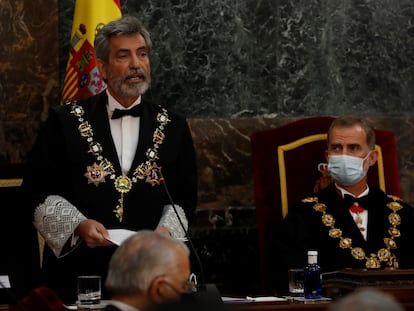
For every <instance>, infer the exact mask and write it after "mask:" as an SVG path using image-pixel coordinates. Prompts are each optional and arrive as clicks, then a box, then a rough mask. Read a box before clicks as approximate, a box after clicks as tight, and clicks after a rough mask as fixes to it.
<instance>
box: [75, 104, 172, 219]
mask: <svg viewBox="0 0 414 311" xmlns="http://www.w3.org/2000/svg"><path fill="white" fill-rule="evenodd" d="M71 104H72V107H71V113H72V114H73V115H75V116H76V117H77V118H78V121H79V126H78V130H79V133H80V135H81V136H82V137H84V138H85V139H86V141H87V142H88V144H89V150H88V152H89V153H91V154H93V155H94V156H95V162H94V163H93V164H92V165H91V166H87V168H86V173H85V177H86V178H87V179H88V183H92V184H94V185H95V186H98V185H99V184H100V183H104V182H105V178H106V177H107V176H109V178H110V179H111V180H113V181H114V186H115V189H116V190H117V191H118V192H119V193H120V194H121V197H120V199H119V200H118V205H117V206H116V207H115V209H114V213H115V215H116V217H117V218H118V220H119V222H122V218H123V213H124V204H123V203H124V193H127V192H129V191H130V190H131V189H132V186H133V184H134V183H136V182H138V180H144V179H145V182H147V183H149V184H151V185H152V186H155V185H159V178H158V174H157V171H158V170H160V169H161V167H159V166H158V165H157V163H156V162H155V161H156V160H158V159H159V158H158V149H159V147H160V146H161V145H162V144H163V142H164V138H165V134H164V129H165V126H166V125H167V124H168V123H169V122H170V121H171V120H170V119H169V118H168V113H167V110H165V109H164V108H162V111H161V112H160V113H158V114H157V122H158V127H157V128H156V129H155V131H154V133H153V136H152V141H153V146H152V147H151V148H148V150H147V152H146V158H147V159H146V161H145V162H143V163H141V164H139V165H138V166H137V167H136V168H135V171H134V173H133V174H132V178H129V177H128V176H126V175H119V176H116V174H115V170H114V167H113V165H112V163H111V162H110V161H109V160H108V159H107V158H104V157H103V155H102V145H101V144H100V143H99V142H97V141H96V140H95V138H94V136H93V129H92V126H91V125H90V124H89V122H88V121H87V120H85V119H84V118H83V116H84V113H85V111H84V110H83V107H82V106H79V105H78V104H77V102H76V101H74V102H72V103H71Z"/></svg>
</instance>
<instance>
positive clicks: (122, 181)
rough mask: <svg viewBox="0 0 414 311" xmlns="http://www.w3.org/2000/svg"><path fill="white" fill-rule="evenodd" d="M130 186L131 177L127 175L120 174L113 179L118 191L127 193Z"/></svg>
mask: <svg viewBox="0 0 414 311" xmlns="http://www.w3.org/2000/svg"><path fill="white" fill-rule="evenodd" d="M131 188H132V182H131V179H129V177H128V176H125V175H122V176H119V177H117V178H116V179H115V189H116V191H118V192H120V193H127V192H129V190H131Z"/></svg>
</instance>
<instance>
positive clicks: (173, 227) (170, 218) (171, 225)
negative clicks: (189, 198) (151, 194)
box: [158, 204, 188, 239]
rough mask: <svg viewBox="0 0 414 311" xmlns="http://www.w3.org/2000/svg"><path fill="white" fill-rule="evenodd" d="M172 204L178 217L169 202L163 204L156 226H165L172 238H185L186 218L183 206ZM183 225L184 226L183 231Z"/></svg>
mask: <svg viewBox="0 0 414 311" xmlns="http://www.w3.org/2000/svg"><path fill="white" fill-rule="evenodd" d="M174 206H175V209H176V211H177V214H178V216H179V217H180V219H178V218H177V215H176V213H175V211H174V208H173V206H172V205H171V204H169V205H165V206H164V210H163V212H162V216H161V220H160V222H159V224H158V226H163V227H166V228H167V229H168V231H169V232H170V234H171V236H172V237H173V238H176V239H185V238H187V236H186V232H185V231H187V230H188V220H187V217H186V216H185V213H184V210H183V208H182V207H181V206H179V205H177V204H175V205H174ZM180 220H181V222H180ZM181 223H182V224H181ZM183 227H184V228H185V231H184V229H183Z"/></svg>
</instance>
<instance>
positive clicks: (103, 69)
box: [96, 59, 108, 81]
mask: <svg viewBox="0 0 414 311" xmlns="http://www.w3.org/2000/svg"><path fill="white" fill-rule="evenodd" d="M96 65H97V66H98V70H99V73H100V74H101V76H102V78H103V79H104V80H105V81H106V80H107V79H108V74H107V72H106V63H105V62H104V61H103V60H102V59H97V60H96Z"/></svg>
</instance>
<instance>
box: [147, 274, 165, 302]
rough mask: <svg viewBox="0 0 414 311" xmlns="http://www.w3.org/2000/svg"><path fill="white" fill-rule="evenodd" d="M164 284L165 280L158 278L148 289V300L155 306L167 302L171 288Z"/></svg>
mask: <svg viewBox="0 0 414 311" xmlns="http://www.w3.org/2000/svg"><path fill="white" fill-rule="evenodd" d="M164 283H165V282H164V279H163V278H161V277H157V278H155V279H154V280H152V282H151V284H150V286H149V287H148V296H149V297H148V298H149V300H151V301H152V302H153V303H155V304H161V303H164V302H165V301H166V300H167V297H168V290H169V288H168V286H165V284H164Z"/></svg>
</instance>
